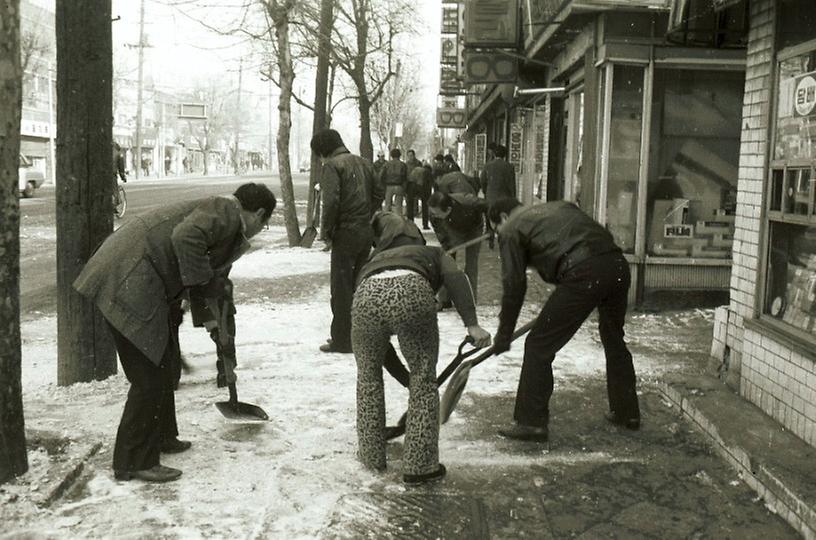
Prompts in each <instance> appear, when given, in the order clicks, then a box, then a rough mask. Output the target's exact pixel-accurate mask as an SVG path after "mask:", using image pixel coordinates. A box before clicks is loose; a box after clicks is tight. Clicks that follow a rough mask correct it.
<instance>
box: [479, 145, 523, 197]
mask: <svg viewBox="0 0 816 540" xmlns="http://www.w3.org/2000/svg"><path fill="white" fill-rule="evenodd" d="M493 154H494V158H493V159H491V160H490V161H488V162H487V163H486V164H485V166H484V169H482V174H481V175H480V180H481V184H482V192H484V194H485V199H487V206H488V208H489V207H490V206H492V205H493V203H494V202H496V201H497V200H499V199H501V198H502V197H513V198H515V196H516V171H515V169H514V168H513V166H512V165H511V164H509V163H507V160H506V159H505V158H506V157H507V148H505V147H504V146H502V145H497V146H496V147H495V148H494V150H493Z"/></svg>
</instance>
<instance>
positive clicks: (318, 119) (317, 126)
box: [306, 0, 334, 226]
mask: <svg viewBox="0 0 816 540" xmlns="http://www.w3.org/2000/svg"><path fill="white" fill-rule="evenodd" d="M333 8H334V1H333V0H320V24H319V26H318V29H317V31H318V43H317V74H316V75H315V101H314V120H313V122H312V135H314V134H315V133H317V132H318V131H320V130H321V129H324V128H327V127H329V123H328V115H327V112H326V109H327V105H326V104H327V101H328V86H329V54H330V47H331V43H330V40H329V38H330V36H331V31H332V20H333V18H334V9H333ZM320 169H321V164H320V158H319V157H318V156H317V154H315V153H314V152H312V160H311V164H310V166H309V196H308V200H307V203H306V216H307V218H306V223H307V226H308V225H312V223H311V220H310V219H309V218H308V216H311V215H312V213H313V212H314V205H315V200H314V186H315V184H316V183H317V182H318V180H319V178H320Z"/></svg>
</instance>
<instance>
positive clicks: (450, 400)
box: [439, 362, 473, 425]
mask: <svg viewBox="0 0 816 540" xmlns="http://www.w3.org/2000/svg"><path fill="white" fill-rule="evenodd" d="M472 367H473V365H472V364H471V363H470V362H465V363H464V364H462V365H461V366H459V367H458V368H457V369H456V371H454V372H453V375H452V376H451V379H450V382H449V383H448V386H447V387H446V388H445V393H444V394H442V399H440V400H439V424H440V425H441V424H444V423H445V422H447V421H448V420H449V419H450V416H451V414H452V413H453V409H455V408H456V404H457V403H459V398H460V397H462V393H463V392H464V391H465V385H467V381H468V377H469V376H470V370H471V368H472Z"/></svg>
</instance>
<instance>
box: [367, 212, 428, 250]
mask: <svg viewBox="0 0 816 540" xmlns="http://www.w3.org/2000/svg"><path fill="white" fill-rule="evenodd" d="M372 219H373V220H374V252H373V253H372V254H371V257H373V256H374V255H376V254H377V253H379V252H380V251H382V250H384V249H391V248H394V247H398V246H404V245H423V246H424V245H425V237H424V236H422V231H420V230H419V227H417V226H416V225H415V224H414V222H413V221H409V220H407V219H405V218H403V217H402V216H401V215H399V214H395V213H394V212H379V213H378V214H377V215H376V216H375V217H374V218H372Z"/></svg>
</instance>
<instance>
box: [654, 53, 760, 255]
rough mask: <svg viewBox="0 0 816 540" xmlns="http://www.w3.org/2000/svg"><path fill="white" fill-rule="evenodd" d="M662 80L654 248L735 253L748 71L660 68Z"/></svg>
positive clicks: (657, 89)
mask: <svg viewBox="0 0 816 540" xmlns="http://www.w3.org/2000/svg"><path fill="white" fill-rule="evenodd" d="M654 81H655V83H654V90H653V94H652V111H653V112H652V118H651V126H650V127H649V134H650V137H651V141H650V142H651V144H650V146H649V148H650V150H649V177H648V178H649V182H648V188H647V205H646V224H647V226H646V250H647V253H648V254H649V255H651V256H655V257H694V258H700V257H704V258H716V259H729V258H730V257H731V245H732V243H733V239H734V220H735V216H734V213H735V208H736V200H737V178H738V169H739V148H740V121H741V118H742V95H743V89H744V85H745V79H744V75H743V74H742V73H729V72H714V71H688V70H678V69H658V70H656V71H655V77H654Z"/></svg>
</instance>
